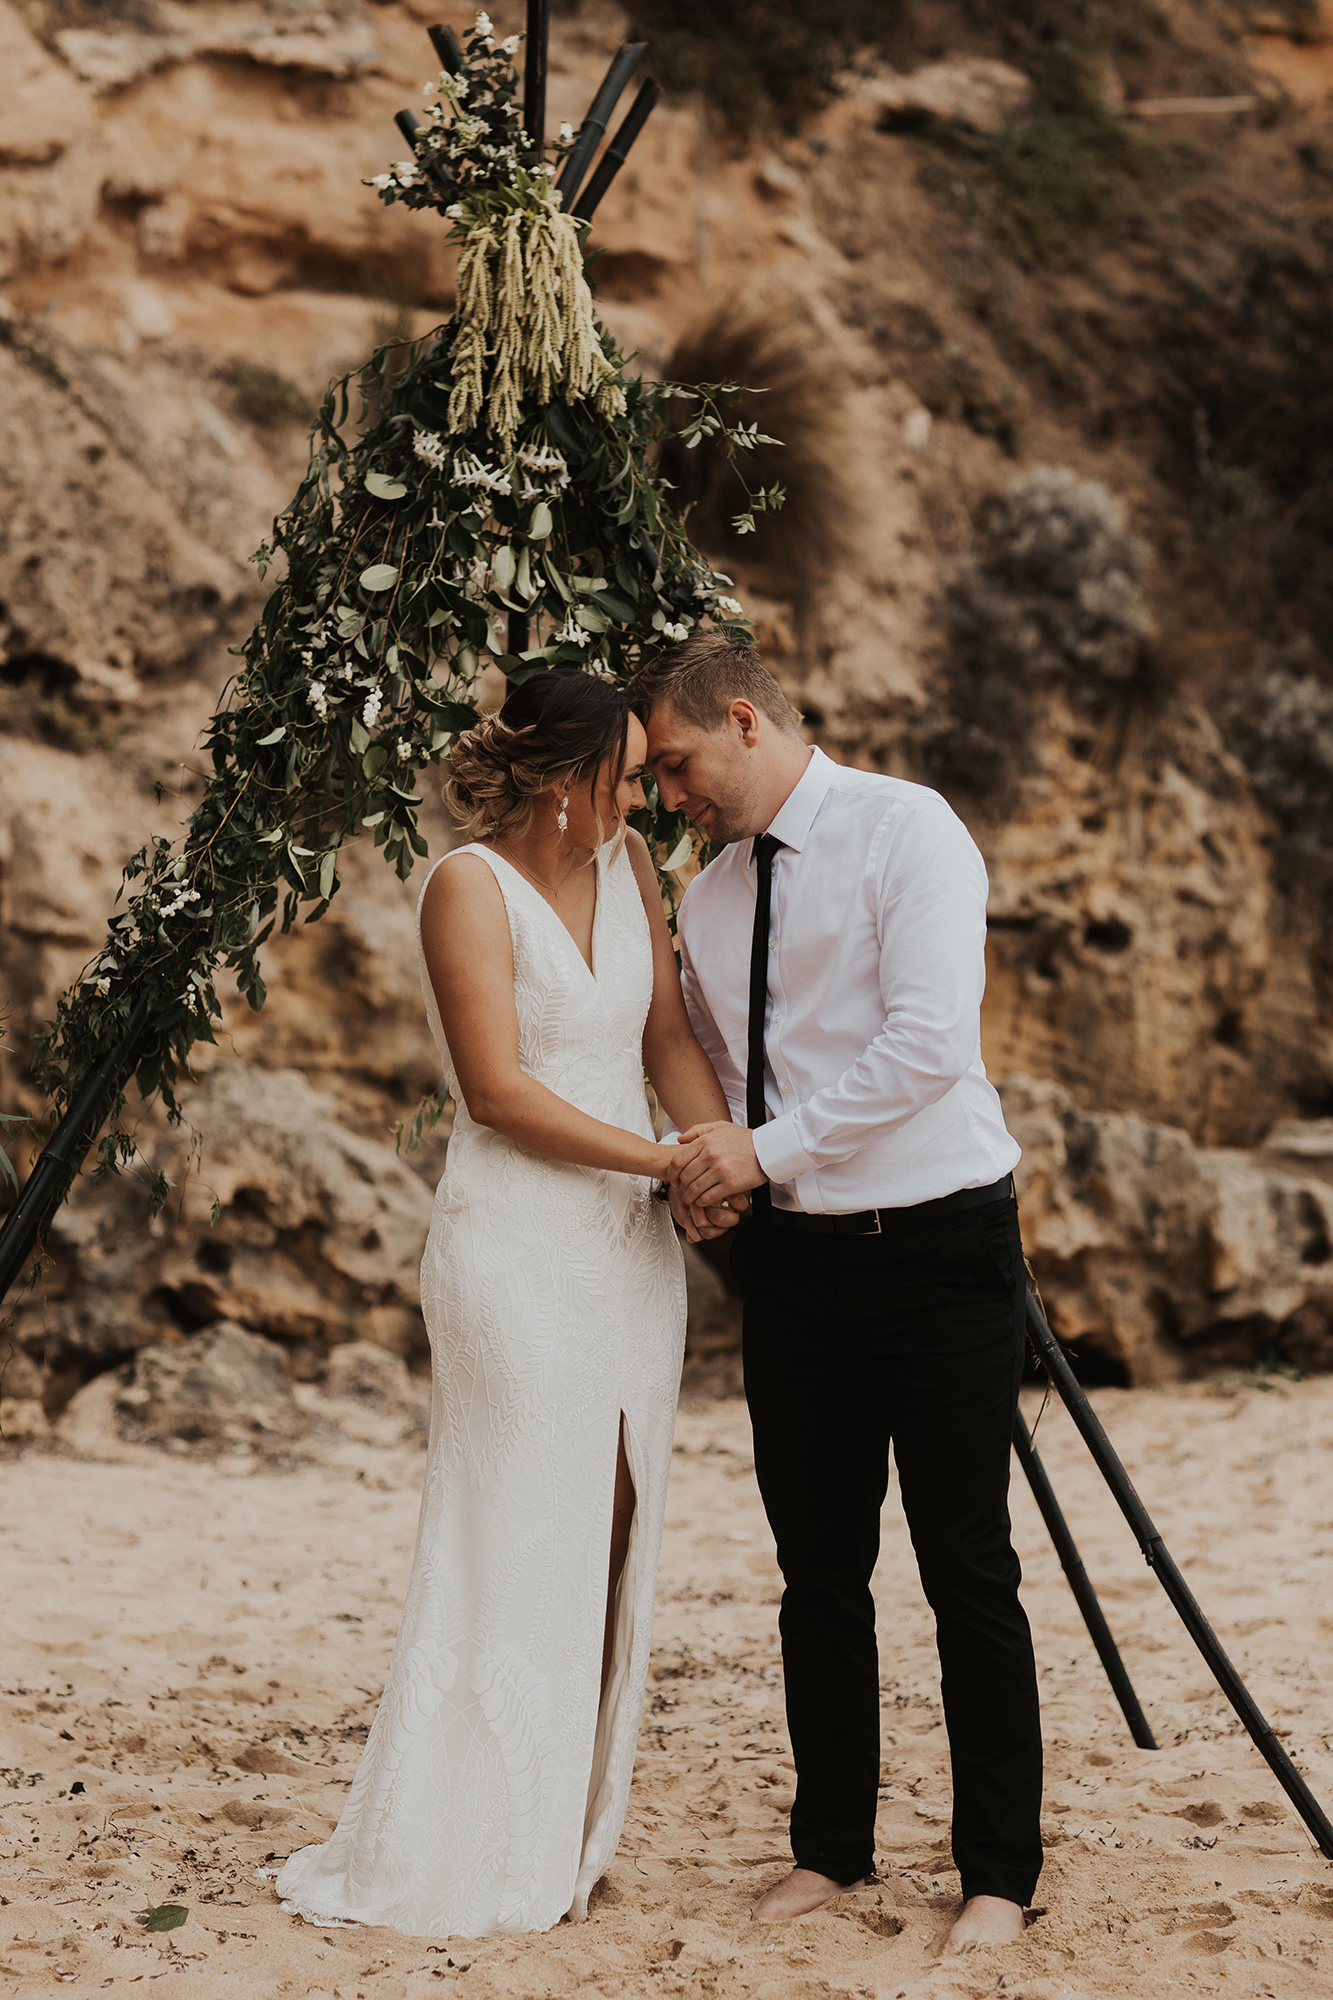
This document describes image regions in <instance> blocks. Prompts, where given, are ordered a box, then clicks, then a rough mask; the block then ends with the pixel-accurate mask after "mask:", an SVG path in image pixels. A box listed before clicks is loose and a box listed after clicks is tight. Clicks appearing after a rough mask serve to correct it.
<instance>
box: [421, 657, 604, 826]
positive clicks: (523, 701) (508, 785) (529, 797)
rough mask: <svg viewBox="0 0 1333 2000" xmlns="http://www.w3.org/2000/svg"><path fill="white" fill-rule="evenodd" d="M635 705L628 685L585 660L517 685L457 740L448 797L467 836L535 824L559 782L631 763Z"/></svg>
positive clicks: (571, 781)
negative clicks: (588, 668) (594, 670)
mask: <svg viewBox="0 0 1333 2000" xmlns="http://www.w3.org/2000/svg"><path fill="white" fill-rule="evenodd" d="M629 717H630V706H629V699H628V697H627V695H626V694H625V691H624V689H623V688H620V687H617V686H615V685H614V683H613V682H610V681H604V680H599V679H598V678H597V676H596V675H595V674H585V673H583V672H582V671H581V669H580V668H578V667H551V668H549V669H547V670H546V671H545V672H538V673H536V674H534V675H533V676H532V677H531V679H529V680H526V681H524V682H523V684H522V686H521V687H516V688H514V689H512V690H511V692H510V694H509V696H508V697H507V699H506V701H505V704H504V707H503V708H502V709H500V711H499V713H498V714H496V715H487V716H483V718H482V720H481V721H480V722H479V723H478V724H477V726H476V728H475V729H469V730H468V731H467V733H466V735H463V736H460V737H459V738H458V740H457V742H456V743H455V744H454V747H453V752H452V754H451V756H450V760H449V774H448V776H447V778H446V779H445V783H444V803H445V805H446V807H447V808H448V811H449V813H450V815H451V817H452V818H453V819H454V820H455V821H456V822H457V824H458V827H459V829H460V830H461V832H462V833H463V834H464V835H465V837H466V838H467V839H468V840H497V839H500V840H502V839H503V838H504V837H505V835H506V834H515V833H524V832H526V831H527V829H528V827H530V826H531V825H532V822H533V819H534V817H535V815H536V812H537V805H538V801H539V800H540V798H541V796H542V794H543V793H544V792H549V791H551V790H552V789H553V788H554V787H555V786H556V785H560V786H562V787H563V788H564V789H566V790H568V788H569V787H570V786H571V785H576V784H580V783H582V782H583V781H584V780H585V779H589V778H595V777H596V776H597V773H598V772H599V771H600V770H601V769H602V767H603V766H604V765H606V764H611V765H612V766H613V768H614V773H615V777H616V780H617V781H618V780H619V777H620V773H621V771H622V770H623V769H624V765H625V746H626V738H627V736H628V732H629Z"/></svg>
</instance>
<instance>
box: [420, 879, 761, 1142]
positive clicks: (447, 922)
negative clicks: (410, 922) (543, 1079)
mask: <svg viewBox="0 0 1333 2000" xmlns="http://www.w3.org/2000/svg"><path fill="white" fill-rule="evenodd" d="M421 945H422V950H423V951H424V952H425V955H426V970H427V971H428V972H429V974H430V982H431V985H432V987H433V988H434V990H435V1001H436V1005H437V1006H438V1007H439V1010H440V1020H441V1022H442V1023H443V1026H444V1033H445V1039H446V1040H447V1042H448V1044H449V1053H450V1055H451V1056H452V1057H453V1063H454V1070H455V1073H456V1075H457V1078H458V1088H459V1090H460V1091H461V1092H462V1095H463V1101H464V1103H465V1104H466V1105H467V1108H468V1110H469V1112H470V1113H471V1115H472V1117H473V1118H474V1119H475V1120H476V1122H477V1124H478V1125H488V1126H490V1128H491V1129H492V1130H493V1131H496V1132H503V1133H504V1135H505V1137H506V1138H509V1139H515V1140H517V1141H518V1143H519V1144H520V1145H523V1146H526V1147H528V1148H529V1150H530V1151H531V1152H534V1153H541V1154H542V1155H544V1156H545V1158H547V1159H549V1160H566V1161H568V1162H570V1164H571V1165H573V1166H578V1167H602V1168H607V1169H610V1170H611V1171H612V1172H615V1173H622V1174H654V1175H661V1174H665V1172H666V1170H667V1167H668V1166H669V1165H670V1163H671V1159H672V1156H673V1151H674V1149H673V1148H672V1147H670V1146H658V1145H654V1143H653V1142H652V1140H651V1139H641V1138H639V1137H638V1135H637V1133H634V1132H622V1131H621V1130H620V1128H619V1127H618V1126H616V1125H605V1124H603V1123H602V1121H601V1119H600V1118H590V1117H589V1116H588V1115H587V1113H586V1112H583V1111H578V1110H576V1109H575V1108H574V1106H573V1105H572V1104H568V1103H566V1101H565V1099H564V1098H563V1097H557V1096H556V1094H555V1092H554V1091H553V1090H548V1089H547V1088H546V1086H545V1084H542V1083H538V1082H537V1081H536V1079H535V1078H534V1077H530V1076H528V1075H527V1074H526V1073H525V1071H524V1070H523V1069H522V1068H520V1066H519V1060H518V1012H517V1009H516V1007H515V1005H514V954H513V946H512V944H511V942H510V936H509V919H508V917H507V916H506V914H505V907H504V899H503V897H502V896H501V894H500V888H499V884H498V883H497V882H496V879H495V876H494V874H493V873H492V871H491V869H490V868H489V867H488V866H487V864H486V863H485V862H484V861H482V860H479V859H478V858H476V857H475V856H473V855H470V854H460V855H459V856H458V857H457V859H456V860H452V861H449V862H448V863H447V864H446V865H445V866H444V867H443V868H437V869H436V871H435V873H434V875H433V876H432V877H431V880H430V884H429V886H428V888H427V890H426V897H425V901H424V903H423V904H422V909H421ZM705 1115H707V1116H709V1117H715V1116H717V1114H716V1112H709V1113H707V1114H705ZM724 1115H725V1114H724Z"/></svg>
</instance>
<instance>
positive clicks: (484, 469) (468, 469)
mask: <svg viewBox="0 0 1333 2000" xmlns="http://www.w3.org/2000/svg"><path fill="white" fill-rule="evenodd" d="M454 482H455V484H456V485H458V486H478V487H482V488H485V489H486V490H487V491H489V492H491V493H502V494H509V493H512V492H513V490H514V488H513V483H512V481H511V480H510V478H509V475H508V473H507V472H505V471H504V469H503V468H502V467H500V466H496V465H486V464H483V462H482V460H481V459H479V458H477V457H476V456H475V455H474V454H473V453H472V452H470V451H464V452H460V453H459V454H458V457H457V458H456V459H455V460H454Z"/></svg>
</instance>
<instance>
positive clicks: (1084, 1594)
mask: <svg viewBox="0 0 1333 2000" xmlns="http://www.w3.org/2000/svg"><path fill="white" fill-rule="evenodd" d="M1014 1450H1015V1452H1016V1453H1017V1455H1018V1462H1019V1464H1020V1465H1021V1466H1022V1468H1023V1471H1024V1474H1025V1475H1026V1477H1027V1482H1028V1485H1029V1486H1030V1487H1031V1488H1032V1497H1033V1499H1034V1500H1035V1501H1036V1503H1037V1505H1038V1507H1039V1508H1040V1509H1041V1518H1042V1520H1043V1521H1044V1522H1045V1523H1046V1528H1047V1532H1048V1533H1049V1535H1050V1538H1051V1540H1052V1541H1053V1542H1054V1544H1055V1553H1056V1554H1057V1555H1058V1556H1059V1558H1060V1567H1061V1569H1062V1570H1063V1571H1064V1573H1065V1576H1066V1577H1067V1578H1068V1580H1069V1588H1070V1589H1071V1590H1072V1591H1073V1593H1074V1601H1075V1603H1076V1604H1077V1605H1078V1608H1079V1610H1080V1611H1081V1612H1082V1613H1083V1623H1084V1624H1085V1625H1086V1626H1087V1628H1088V1637H1089V1638H1090V1639H1091V1640H1092V1643H1093V1645H1094V1646H1095V1647H1096V1648H1097V1658H1098V1659H1099V1660H1100V1661H1101V1663H1102V1666H1103V1667H1104V1668H1105V1670H1106V1678H1107V1680H1108V1681H1110V1683H1111V1690H1112V1692H1113V1694H1114V1695H1115V1698H1116V1700H1117V1701H1118V1702H1119V1703H1120V1712H1121V1714H1122V1715H1123V1716H1124V1718H1125V1721H1126V1722H1127V1723H1128V1724H1129V1733H1130V1735H1131V1736H1132V1737H1133V1738H1134V1741H1135V1743H1136V1744H1137V1745H1138V1747H1139V1749H1140V1750H1155V1749H1156V1748H1157V1738H1156V1737H1155V1736H1154V1735H1153V1733H1152V1730H1151V1729H1150V1728H1149V1726H1148V1718H1147V1716H1146V1715H1145V1714H1144V1713H1143V1709H1142V1707H1141V1706H1140V1704H1139V1698H1138V1696H1137V1695H1136V1694H1135V1692H1134V1684H1133V1682H1132V1681H1131V1680H1130V1678H1129V1675H1128V1673H1127V1672H1126V1671H1125V1663H1124V1661H1123V1660H1122V1659H1121V1657H1120V1652H1119V1649H1118V1647H1117V1646H1116V1643H1115V1640H1114V1639H1113V1638H1112V1637H1111V1628H1110V1626H1109V1625H1108V1624H1107V1622H1106V1616H1105V1613H1104V1612H1103V1610H1102V1607H1101V1605H1100V1604H1099V1603H1098V1602H1097V1593H1096V1591H1095V1590H1094V1589H1093V1587H1092V1581H1091V1578H1090V1577H1089V1575H1088V1572H1087V1570H1086V1569H1085V1568H1084V1566H1083V1558H1082V1557H1081V1556H1080V1555H1079V1552H1078V1549H1077V1547H1076V1545H1075V1542H1074V1537H1073V1536H1072V1535H1071V1534H1070V1532H1069V1523H1068V1522H1067V1521H1066V1520H1065V1517H1064V1515H1063V1514H1062V1513H1061V1511H1060V1502H1059V1501H1058V1500H1057V1499H1056V1497H1055V1488H1054V1487H1053V1486H1052V1485H1051V1482H1050V1479H1049V1477H1048V1476H1047V1472H1046V1467H1045V1466H1044V1465H1043V1464H1042V1462H1041V1460H1040V1458H1039V1457H1038V1456H1037V1453H1036V1450H1035V1449H1034V1447H1033V1443H1032V1433H1031V1432H1030V1431H1029V1430H1028V1427H1027V1425H1026V1424H1025V1423H1024V1421H1023V1413H1022V1411H1021V1410H1016V1411H1015V1412H1014Z"/></svg>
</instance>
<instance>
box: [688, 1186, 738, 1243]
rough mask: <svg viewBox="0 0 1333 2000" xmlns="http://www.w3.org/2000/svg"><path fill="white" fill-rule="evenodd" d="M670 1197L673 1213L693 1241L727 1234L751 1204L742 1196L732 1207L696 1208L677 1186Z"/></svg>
mask: <svg viewBox="0 0 1333 2000" xmlns="http://www.w3.org/2000/svg"><path fill="white" fill-rule="evenodd" d="M668 1199H669V1201H670V1203H671V1213H672V1215H673V1216H674V1217H675V1219H676V1221H677V1222H678V1223H679V1224H680V1227H681V1228H682V1229H683V1230H684V1231H685V1234H686V1236H687V1238H688V1239H689V1241H690V1242H691V1243H711V1242H712V1241H713V1240H714V1238H715V1237H718V1236H725V1235H726V1233H727V1231H728V1230H729V1229H734V1228H735V1227H736V1224H737V1223H738V1222H739V1221H740V1219H741V1213H742V1211H743V1210H744V1209H746V1208H747V1207H748V1206H749V1203H748V1202H746V1201H745V1199H744V1197H742V1198H741V1200H740V1201H739V1202H738V1203H737V1204H736V1205H735V1206H733V1207H730V1208H695V1207H693V1206H692V1205H691V1203H689V1202H688V1201H686V1199H685V1197H684V1196H683V1195H682V1193H681V1191H680V1189H679V1188H675V1187H673V1188H672V1189H671V1190H670V1192H669V1195H668Z"/></svg>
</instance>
